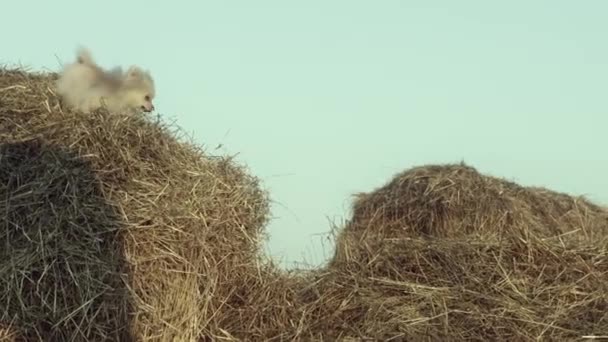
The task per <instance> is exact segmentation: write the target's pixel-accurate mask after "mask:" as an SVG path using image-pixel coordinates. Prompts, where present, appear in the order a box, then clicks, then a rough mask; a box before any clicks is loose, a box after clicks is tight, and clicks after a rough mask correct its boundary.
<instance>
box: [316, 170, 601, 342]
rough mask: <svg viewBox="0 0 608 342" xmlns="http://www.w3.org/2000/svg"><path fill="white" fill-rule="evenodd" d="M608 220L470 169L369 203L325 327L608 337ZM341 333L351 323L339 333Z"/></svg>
mask: <svg viewBox="0 0 608 342" xmlns="http://www.w3.org/2000/svg"><path fill="white" fill-rule="evenodd" d="M607 246H608V212H607V211H606V210H605V209H603V208H601V207H599V206H597V205H595V204H593V203H591V202H589V201H587V200H585V199H584V198H580V197H571V196H568V195H565V194H561V193H557V192H554V191H550V190H547V189H542V188H527V187H523V186H520V185H517V184H515V183H512V182H509V181H506V180H504V179H499V178H495V177H491V176H486V175H482V174H480V173H479V172H477V171H476V170H475V169H474V168H472V167H469V166H466V165H431V166H425V167H417V168H414V169H411V170H408V171H406V172H403V173H401V174H399V175H397V176H396V177H395V178H394V179H393V180H391V181H390V182H389V183H388V184H386V185H385V186H383V187H381V188H379V189H377V190H375V191H373V192H371V193H368V194H362V195H360V196H359V197H358V199H357V200H356V201H355V203H354V210H353V218H352V220H351V221H350V222H349V223H348V224H347V225H346V227H345V228H344V229H343V231H342V232H341V233H340V235H339V236H338V241H337V246H336V254H335V258H334V259H333V260H332V261H331V263H330V266H329V269H330V270H331V274H330V275H328V276H325V277H323V279H322V281H321V283H322V284H323V285H321V287H322V290H320V291H321V293H323V294H322V295H321V296H319V298H318V300H319V301H321V302H323V305H320V306H319V310H321V311H320V312H321V313H320V314H321V315H331V316H332V320H328V322H330V323H328V324H325V326H320V327H319V328H323V329H326V331H334V335H337V334H342V335H345V334H346V335H349V336H354V337H357V336H367V337H374V338H381V339H386V338H396V337H401V338H407V339H414V340H419V339H432V340H478V341H494V340H513V341H521V340H529V341H531V340H537V339H541V340H559V341H564V340H573V339H579V338H581V337H582V336H586V335H608V250H607ZM337 322H340V323H338V324H336V323H337Z"/></svg>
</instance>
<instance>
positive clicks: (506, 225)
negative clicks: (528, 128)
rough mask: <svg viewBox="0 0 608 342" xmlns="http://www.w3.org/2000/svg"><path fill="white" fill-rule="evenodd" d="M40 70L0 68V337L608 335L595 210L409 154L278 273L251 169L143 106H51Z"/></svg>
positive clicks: (603, 238)
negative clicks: (320, 242) (316, 259)
mask: <svg viewBox="0 0 608 342" xmlns="http://www.w3.org/2000/svg"><path fill="white" fill-rule="evenodd" d="M55 77H56V75H54V74H38V73H30V72H25V71H23V70H21V69H6V68H5V69H0V212H1V213H3V214H2V215H1V216H0V227H2V228H1V229H2V230H1V231H0V245H1V246H2V247H0V324H1V325H0V327H3V328H2V329H0V339H2V338H5V339H10V338H14V335H15V334H17V333H18V334H19V336H20V337H21V338H25V339H26V340H33V341H37V340H45V341H87V340H90V341H104V340H107V341H116V340H120V341H198V340H200V341H206V340H254V341H258V340H272V341H279V340H281V341H282V340H345V341H349V340H353V341H354V340H363V339H379V340H397V341H399V340H479V341H481V340H483V341H487V340H505V341H507V340H509V341H511V340H523V341H528V340H529V341H531V340H560V341H562V340H578V339H581V337H582V336H584V335H608V313H607V312H608V285H607V280H608V254H607V242H608V212H607V211H606V209H605V208H601V207H599V206H597V205H595V204H593V203H591V202H589V201H587V200H585V199H583V198H575V197H571V196H568V195H565V194H559V193H556V192H553V191H550V190H546V189H539V188H527V187H522V186H519V185H517V184H515V183H512V182H508V181H505V180H503V179H498V178H493V177H490V176H486V175H482V174H480V173H478V172H477V171H476V170H475V169H474V168H471V167H468V166H466V165H436V166H424V167H418V168H414V169H411V170H407V171H405V172H403V173H401V174H399V175H396V176H395V177H394V178H393V179H392V180H391V181H390V182H388V183H387V184H386V185H385V186H383V187H381V188H379V189H377V190H375V191H372V192H370V193H367V194H362V195H360V196H358V198H357V199H356V201H355V203H354V207H353V208H354V214H353V217H352V219H351V220H350V221H349V222H347V224H346V225H345V226H344V227H342V229H341V230H340V231H339V234H338V236H337V241H336V243H337V245H336V254H335V257H334V258H333V259H332V260H331V261H330V262H329V264H328V265H327V267H324V268H322V269H318V270H313V271H306V272H304V271H299V272H298V271H294V272H283V271H280V270H279V269H277V268H276V267H275V266H274V265H273V264H272V263H271V262H269V261H266V260H264V258H263V256H262V255H261V254H262V253H261V252H260V250H261V249H260V245H261V242H262V239H263V238H264V234H265V233H264V226H265V224H266V222H267V217H268V196H267V194H266V192H265V191H263V190H262V189H261V187H260V186H259V184H258V181H257V179H256V178H255V177H252V176H251V175H249V173H248V172H247V171H246V170H245V169H244V168H243V167H242V166H239V165H237V164H236V163H234V161H232V160H231V159H230V158H228V157H217V156H210V155H208V154H206V153H205V152H204V151H202V150H201V149H200V148H198V147H197V146H196V145H194V144H192V143H190V142H188V140H186V139H184V137H183V136H181V135H180V132H179V130H177V129H174V127H172V126H170V125H167V124H165V123H163V122H162V121H161V120H160V119H151V118H147V117H145V116H137V115H136V116H126V115H121V114H117V113H115V114H112V113H109V112H107V111H105V110H99V111H96V112H94V113H91V114H82V113H78V112H74V111H71V110H69V109H67V108H63V107H62V106H61V102H60V100H59V99H58V98H57V97H56V96H55V95H54V93H53V89H52V88H53V87H52V80H53V79H54V78H55ZM2 334H5V335H2ZM9 334H10V336H9Z"/></svg>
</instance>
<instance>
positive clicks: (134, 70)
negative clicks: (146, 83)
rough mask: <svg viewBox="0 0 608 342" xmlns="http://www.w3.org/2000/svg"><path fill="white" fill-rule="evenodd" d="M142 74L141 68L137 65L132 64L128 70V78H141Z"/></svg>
mask: <svg viewBox="0 0 608 342" xmlns="http://www.w3.org/2000/svg"><path fill="white" fill-rule="evenodd" d="M141 75H142V72H141V70H140V69H139V68H138V67H136V66H131V67H130V68H129V70H127V78H128V79H140V78H141Z"/></svg>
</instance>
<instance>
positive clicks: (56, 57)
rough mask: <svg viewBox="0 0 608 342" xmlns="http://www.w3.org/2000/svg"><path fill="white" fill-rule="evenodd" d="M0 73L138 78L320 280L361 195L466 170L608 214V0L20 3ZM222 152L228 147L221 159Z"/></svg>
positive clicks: (282, 248) (292, 260) (272, 234)
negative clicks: (247, 180)
mask: <svg viewBox="0 0 608 342" xmlns="http://www.w3.org/2000/svg"><path fill="white" fill-rule="evenodd" d="M3 11H4V12H5V13H7V14H10V15H6V14H5V15H4V16H3V17H2V21H0V32H2V45H1V46H0V63H10V64H15V63H21V64H23V65H26V66H29V67H31V68H33V69H38V70H52V71H58V70H59V68H60V63H62V62H63V63H68V62H71V61H73V60H74V57H75V49H76V47H77V46H78V45H84V46H86V47H88V48H89V49H90V50H91V51H92V53H93V56H94V58H95V59H96V60H97V62H98V63H99V64H101V65H102V66H103V67H106V68H111V67H114V66H118V65H120V66H123V67H126V66H128V65H131V64H138V65H141V66H142V67H144V68H147V69H149V70H150V71H151V73H152V75H153V77H154V78H155V82H156V90H157V98H156V103H155V105H156V108H157V112H158V113H160V114H161V115H162V116H164V117H166V118H168V119H169V120H176V123H177V124H178V125H179V126H181V127H182V128H184V129H185V130H186V131H187V132H188V133H189V134H191V135H192V137H193V138H194V139H195V141H196V142H198V143H199V144H202V145H203V146H204V147H205V149H206V150H207V151H208V152H209V153H211V154H227V155H237V161H238V162H239V163H242V164H244V165H246V166H247V167H248V169H249V171H250V172H251V173H252V174H253V175H255V176H257V177H259V178H260V180H261V182H262V185H263V186H264V188H266V189H267V190H268V191H269V192H270V195H271V198H272V215H273V218H272V220H271V221H270V223H269V225H268V227H267V231H268V233H269V239H268V242H267V246H266V249H267V251H268V253H269V255H270V256H272V257H273V258H275V259H277V260H278V261H279V262H280V264H281V265H283V266H284V267H287V268H289V267H294V266H297V267H315V266H320V265H322V264H323V263H324V262H325V261H326V260H327V258H330V257H331V256H332V253H333V242H332V241H331V239H330V238H329V236H328V233H329V232H330V229H331V227H332V225H338V226H339V225H340V224H341V223H342V222H343V220H344V219H347V218H348V217H349V215H350V208H351V203H352V195H353V194H354V193H357V192H368V191H372V190H374V189H376V188H377V187H379V186H382V185H383V184H385V183H386V182H388V181H389V180H390V178H391V177H393V176H394V175H395V174H396V173H398V172H401V171H403V170H406V169H408V168H411V167H414V166H419V165H425V164H443V163H453V162H460V161H464V162H465V163H467V164H469V165H471V166H473V167H475V168H477V169H478V170H479V171H480V172H482V173H485V174H489V175H493V176H498V177H504V178H506V179H509V180H512V181H516V182H518V183H520V184H522V185H534V186H545V187H548V188H550V189H553V190H557V191H561V192H566V193H569V194H572V195H585V196H587V197H588V198H589V199H591V200H593V201H596V202H598V203H600V204H608V184H607V182H606V175H608V155H607V154H606V147H608V134H607V130H606V127H608V115H607V114H608V111H607V109H608V101H607V100H608V96H607V90H608V87H607V83H608V42H607V40H606V34H607V33H608V20H606V14H607V13H608V2H606V1H599V0H588V1H578V2H575V1H560V0H551V1H548V0H537V1H522V0H511V1H502V2H497V1H481V0H476V1H472V0H463V1H449V2H448V1H443V2H441V1H385V0H376V1H353V0H350V1H346V0H333V1H328V0H307V1H279V0H258V1H236V0H233V1H221V2H220V1H177V0H176V1H171V2H169V1H165V2H161V1H159V2H156V3H153V2H152V1H141V0H132V1H129V2H127V1H124V2H119V1H118V0H105V1H103V2H102V1H97V2H95V1H90V2H86V1H75V0H74V1H68V0H55V1H52V2H51V1H47V2H42V1H33V0H19V1H12V2H10V4H5V5H4V6H3ZM218 145H221V147H219V148H217V147H218Z"/></svg>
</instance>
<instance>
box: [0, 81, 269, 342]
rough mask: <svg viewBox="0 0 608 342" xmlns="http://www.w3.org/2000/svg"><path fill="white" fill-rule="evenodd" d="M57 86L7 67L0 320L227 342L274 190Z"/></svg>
mask: <svg viewBox="0 0 608 342" xmlns="http://www.w3.org/2000/svg"><path fill="white" fill-rule="evenodd" d="M55 78H56V75H54V74H37V73H29V72H25V71H22V70H20V69H2V70H0V198H1V201H0V212H2V213H3V215H2V216H0V226H1V227H3V228H2V233H1V234H0V245H1V246H2V247H1V248H0V323H2V324H3V325H6V326H11V327H14V328H15V329H17V330H18V331H19V333H20V334H21V335H22V336H23V337H25V338H28V339H29V340H37V339H42V340H45V341H68V340H70V341H104V340H108V341H117V340H120V341H128V340H140V341H148V340H150V341H193V340H196V339H197V338H199V337H200V336H209V337H214V336H219V335H224V336H225V335H226V332H225V331H224V330H222V329H221V326H220V325H221V324H222V315H221V312H222V310H229V309H230V307H231V305H233V303H235V302H236V303H238V301H239V300H242V299H240V298H235V293H238V292H240V291H238V290H237V289H236V287H240V286H242V283H241V278H243V277H249V276H248V275H246V276H244V275H243V272H245V273H247V274H249V273H251V272H253V271H252V268H254V267H255V261H256V260H257V257H258V252H259V247H260V246H259V244H260V239H261V238H262V237H263V234H262V229H263V227H264V224H265V222H266V220H267V216H268V200H267V196H266V193H265V192H264V191H263V190H261V189H260V187H259V185H258V182H257V180H256V179H255V178H254V177H252V176H250V175H248V173H247V172H246V170H244V169H243V168H242V167H240V166H238V165H236V164H235V163H234V162H233V161H232V160H231V158H228V157H211V156H207V155H206V154H205V153H203V152H202V151H201V150H200V149H198V148H197V147H196V146H195V145H193V144H191V143H189V142H188V141H187V140H186V139H184V137H182V136H180V135H179V132H178V131H176V130H174V129H173V128H172V127H171V126H169V125H166V124H163V123H162V122H161V121H160V120H154V119H152V118H147V117H144V116H127V115H122V114H120V113H109V112H107V111H105V110H103V109H101V110H99V111H97V112H95V113H91V114H82V113H78V112H75V111H71V110H69V109H68V108H64V107H62V106H61V103H60V100H59V99H58V98H57V97H56V96H55V95H54V93H53V86H52V82H53V80H54V79H55Z"/></svg>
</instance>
